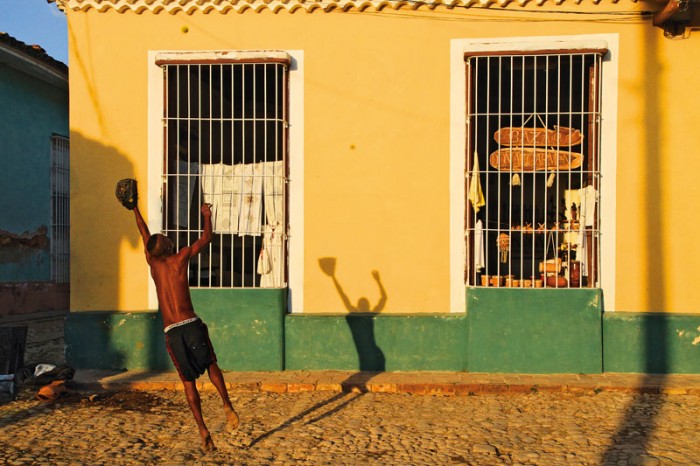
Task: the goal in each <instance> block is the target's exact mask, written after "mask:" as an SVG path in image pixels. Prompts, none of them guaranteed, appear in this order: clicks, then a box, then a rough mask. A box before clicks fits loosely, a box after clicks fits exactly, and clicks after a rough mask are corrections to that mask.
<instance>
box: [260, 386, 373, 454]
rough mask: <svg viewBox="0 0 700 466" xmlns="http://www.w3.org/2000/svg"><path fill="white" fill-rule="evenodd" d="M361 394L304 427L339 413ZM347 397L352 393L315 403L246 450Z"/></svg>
mask: <svg viewBox="0 0 700 466" xmlns="http://www.w3.org/2000/svg"><path fill="white" fill-rule="evenodd" d="M363 394H364V393H355V394H354V395H355V396H353V397H351V398H349V399H347V400H345V401H343V402H342V403H340V404H338V405H337V406H335V407H333V408H332V409H330V410H328V411H326V412H324V413H323V414H321V415H319V416H316V417H315V418H313V419H311V420H309V421H306V422H305V423H304V425H309V424H313V423H315V422H317V421H320V420H321V419H324V418H326V417H328V416H331V415H333V414H334V413H336V412H338V411H340V410H341V409H343V408H345V407H346V406H347V405H349V404H350V403H352V402H353V401H356V400H357V399H358V398H360V397H361V396H362V395H363ZM349 395H353V394H352V393H338V394H337V395H334V396H332V397H330V398H328V399H327V400H324V401H322V402H320V403H316V404H315V405H314V406H312V407H310V408H308V409H305V410H304V411H302V412H301V413H299V414H297V415H296V416H294V417H292V418H290V419H288V420H286V421H284V422H283V423H282V424H280V425H279V426H277V427H275V428H274V429H272V430H270V431H267V432H265V433H264V434H262V435H260V436H259V437H257V438H255V439H253V440H252V441H251V442H250V445H248V448H253V447H254V446H255V445H257V444H258V443H260V442H262V441H263V440H265V439H266V438H269V437H271V436H273V435H275V434H276V433H278V432H280V431H282V430H284V429H286V428H288V427H290V426H291V425H292V424H294V423H296V422H299V421H301V420H303V419H304V418H305V417H306V416H308V415H309V414H312V413H314V412H316V411H319V410H321V409H322V408H324V407H325V406H328V405H330V404H332V403H335V402H336V401H339V400H341V399H343V398H345V397H346V396H349Z"/></svg>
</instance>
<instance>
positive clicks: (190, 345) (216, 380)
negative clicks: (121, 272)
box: [133, 204, 238, 451]
mask: <svg viewBox="0 0 700 466" xmlns="http://www.w3.org/2000/svg"><path fill="white" fill-rule="evenodd" d="M133 211H134V215H135V216H136V225H137V226H138V229H139V232H140V233H141V238H143V245H144V248H145V252H146V262H148V265H149V266H150V267H151V276H152V277H153V281H154V282H155V284H156V291H157V294H158V304H159V307H160V313H161V315H162V316H163V325H164V326H165V342H166V346H167V349H168V353H169V354H170V358H171V359H172V360H173V363H174V364H175V368H176V369H177V372H178V374H179V375H180V379H181V380H182V384H183V385H184V387H185V395H186V396H187V403H188V404H189V405H190V409H191V410H192V414H193V415H194V419H195V421H196V422H197V427H198V428H199V434H200V435H201V436H202V449H203V450H205V451H208V450H213V449H215V448H216V447H215V446H214V442H213V440H212V438H211V435H210V433H209V430H208V429H207V426H206V425H205V424H204V419H203V417H202V406H201V401H200V397H199V391H198V390H197V385H196V379H197V378H198V377H199V376H200V375H202V374H203V373H204V371H205V370H206V371H207V373H208V375H209V379H210V380H211V382H212V383H213V384H214V386H215V387H216V390H217V391H218V392H219V395H221V399H222V401H223V402H224V414H225V415H226V421H227V428H228V430H234V429H236V428H237V427H238V415H237V414H236V411H235V410H234V409H233V406H232V405H231V400H230V399H229V396H228V392H227V390H226V384H225V382H224V376H223V375H222V374H221V370H220V369H219V366H218V365H217V363H216V354H215V353H214V348H213V346H212V344H211V341H210V340H209V333H208V332H207V326H206V325H205V324H204V322H202V320H201V319H200V318H199V317H197V315H196V314H195V312H194V307H193V306H192V299H191V298H190V287H189V283H188V280H187V268H188V264H189V262H190V259H191V258H193V257H194V256H196V255H197V254H199V252H200V251H201V250H202V249H204V248H205V247H206V246H207V245H208V244H209V242H210V241H211V237H212V226H211V210H210V206H209V204H204V205H203V206H202V216H203V217H204V233H203V234H202V236H201V237H200V238H199V239H198V240H197V241H195V242H194V243H193V244H192V245H191V246H185V247H184V248H182V249H181V250H180V251H179V252H175V251H174V248H173V242H172V241H171V240H170V238H168V237H167V236H164V235H162V234H159V233H156V234H154V235H151V234H150V232H149V231H148V226H147V225H146V222H144V220H143V217H142V216H141V212H139V208H138V206H137V205H136V206H134V207H133Z"/></svg>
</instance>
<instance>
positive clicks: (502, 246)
mask: <svg viewBox="0 0 700 466" xmlns="http://www.w3.org/2000/svg"><path fill="white" fill-rule="evenodd" d="M497 244H498V252H500V253H501V262H503V263H504V264H505V263H506V262H508V251H510V236H509V235H508V233H501V234H500V235H498V242H497Z"/></svg>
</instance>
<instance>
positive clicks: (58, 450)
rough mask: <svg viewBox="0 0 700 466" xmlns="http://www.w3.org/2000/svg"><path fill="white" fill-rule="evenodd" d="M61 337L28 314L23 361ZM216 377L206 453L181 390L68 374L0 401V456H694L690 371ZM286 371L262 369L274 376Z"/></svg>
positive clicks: (109, 459) (196, 460)
mask: <svg viewBox="0 0 700 466" xmlns="http://www.w3.org/2000/svg"><path fill="white" fill-rule="evenodd" d="M42 325H43V326H44V327H52V328H53V327H55V326H54V325H52V324H51V323H50V322H44V323H43V324H42ZM41 339H44V340H45V341H46V344H41V343H40V342H39V341H38V340H41ZM61 345H62V341H61V338H60V336H57V335H56V331H55V330H54V331H53V333H52V332H51V331H48V330H46V328H45V329H44V330H42V329H41V325H39V326H37V325H36V324H33V325H31V326H30V331H29V341H28V344H27V354H28V358H27V360H28V361H33V362H52V363H60V362H61V358H60V356H57V355H56V354H53V356H52V354H51V353H52V352H53V353H55V351H56V348H60V347H61ZM51 348H53V349H52V350H51ZM47 349H48V350H47ZM51 358H53V359H51ZM46 359H48V360H46ZM388 375H390V374H388ZM225 376H226V380H227V383H228V384H229V385H230V386H231V388H232V390H231V399H232V401H233V403H234V406H235V407H236V409H237V410H238V412H239V415H240V416H241V425H240V427H239V429H238V430H237V431H236V432H234V433H227V432H226V430H225V419H224V416H223V412H222V410H221V402H220V400H219V398H218V395H217V394H216V393H215V392H213V391H211V389H209V390H205V391H204V392H203V393H202V403H203V411H204V416H205V420H206V421H207V423H208V427H209V429H210V431H211V433H212V436H213V439H214V442H215V443H216V445H217V447H218V449H217V450H216V451H214V452H208V453H206V454H205V453H203V452H202V451H201V449H200V446H199V445H200V444H199V435H198V432H197V429H196V427H195V423H194V420H193V418H192V415H191V413H190V411H189V409H188V407H187V402H186V400H185V396H184V393H183V392H182V391H179V390H162V389H156V388H157V387H158V386H159V385H158V384H153V383H151V384H150V385H145V386H146V387H149V386H150V387H156V388H152V389H149V390H146V391H133V390H110V391H104V390H98V389H92V388H89V386H88V385H83V386H80V385H76V388H77V390H75V391H73V392H72V393H70V394H69V395H67V396H66V397H65V398H63V399H61V400H60V401H59V402H56V403H53V404H52V403H45V402H41V401H39V400H37V399H36V397H35V394H36V387H24V388H23V389H22V390H21V392H20V396H19V398H18V399H17V400H15V401H12V402H9V403H6V404H3V405H0V464H11V465H20V464H27V465H30V464H45V465H54V464H67V465H74V464H75V465H78V464H85V465H93V464H109V465H111V464H159V465H160V464H173V465H174V464H241V465H248V464H250V465H268V464H276V465H289V464H294V465H320V464H329V465H355V464H372V465H440V464H473V465H500V464H509V465H519V464H522V465H525V464H532V465H653V464H661V465H667V464H669V465H671V464H688V465H690V464H693V465H697V464H700V452H698V450H697V448H696V438H697V432H698V428H699V427H700V390H698V387H700V384H699V383H698V380H697V378H683V379H681V380H682V382H683V383H687V384H689V385H687V386H686V389H679V388H677V386H674V385H673V384H672V383H671V382H670V381H669V382H667V384H666V389H657V390H651V391H652V392H651V393H648V392H647V393H640V392H639V390H636V391H635V390H634V389H629V390H628V389H617V388H616V387H617V386H606V387H601V388H590V387H589V388H587V389H581V388H580V387H579V389H578V390H573V389H572V388H569V389H563V388H562V387H561V386H558V385H556V384H555V383H554V380H555V379H556V376H534V378H533V379H528V380H534V381H537V382H538V383H539V385H538V384H533V385H531V386H525V385H511V386H510V388H511V389H510V390H509V391H508V390H504V391H503V392H502V393H498V392H499V390H501V389H498V390H495V389H496V388H498V387H499V386H500V385H488V384H487V385H483V386H482V388H484V387H488V386H490V387H491V391H490V392H489V391H480V392H476V393H473V392H470V391H467V390H459V391H456V392H450V393H451V394H449V395H436V394H431V395H418V394H416V393H418V392H420V387H421V386H422V385H421V384H420V383H419V382H421V380H419V379H420V377H419V376H418V375H416V376H413V377H414V378H415V380H413V385H411V384H404V385H401V387H409V388H410V387H413V389H414V390H413V393H411V391H412V390H408V389H407V390H403V391H401V390H399V391H396V392H393V393H380V392H377V391H375V390H374V389H375V388H377V389H386V388H387V387H394V388H396V387H397V386H399V385H391V384H384V385H382V384H377V385H376V386H373V388H372V390H370V391H367V392H363V391H355V390H353V389H352V388H350V389H349V390H346V391H339V390H337V389H336V390H334V389H332V386H331V385H328V386H326V387H325V388H324V387H322V386H321V385H320V384H318V383H317V384H316V385H315V386H313V385H312V386H311V388H310V389H308V390H302V389H299V388H301V387H304V386H305V385H304V384H302V383H296V382H295V384H291V383H288V384H287V385H285V384H284V383H278V384H275V383H271V382H269V381H268V387H269V388H270V389H266V388H265V384H258V385H255V384H253V383H250V382H247V381H246V380H244V379H243V378H244V375H242V374H238V373H232V372H229V373H226V374H225ZM261 376H262V375H261ZM298 376H299V374H291V375H290V374H284V373H282V374H272V375H270V376H268V377H272V378H273V380H278V381H281V382H284V380H285V379H289V380H291V381H293V380H294V377H298ZM248 377H250V374H249V375H248ZM401 377H402V378H403V379H405V378H406V376H401ZM435 377H439V376H435ZM442 377H443V378H444V379H445V380H448V379H449V378H450V377H451V376H450V374H443V375H442ZM480 377H486V376H480ZM205 379H206V376H205ZM170 380H172V377H171V378H170ZM370 380H380V381H381V380H383V379H382V375H377V376H376V377H375V378H374V379H371V378H370ZM384 380H391V379H390V378H387V379H384ZM474 380H477V379H474ZM601 380H603V379H601ZM604 380H613V379H611V378H610V379H604ZM620 380H623V381H624V380H628V379H625V378H624V377H623V378H622V379H620ZM629 380H632V379H629ZM548 382H549V385H548ZM529 383H533V382H529ZM676 383H677V382H676ZM168 384H170V385H168ZM423 385H424V386H429V385H425V384H423ZM443 385H444V384H443ZM443 385H439V384H438V385H437V386H439V387H441V386H443ZM126 386H127V385H124V387H126ZM160 386H170V387H174V386H176V385H174V384H171V382H168V383H167V384H165V383H161V385H160ZM293 386H295V387H297V389H295V391H294V392H292V387H293ZM367 386H369V385H367ZM470 386H471V385H470ZM473 386H476V384H474V385H473ZM503 386H506V385H503ZM285 387H287V388H286V391H284V390H285ZM338 387H340V385H338ZM382 387H383V388H382ZM537 387H540V388H539V389H538V388H537ZM591 387H593V386H591ZM674 387H675V388H674ZM523 388H526V389H523ZM622 388H624V387H622ZM657 388H658V387H657ZM661 388H663V387H661ZM277 389H279V390H280V391H284V392H283V393H278V392H276V390H277ZM654 391H656V392H654ZM431 393H436V392H435V391H434V390H433V391H432V392H431Z"/></svg>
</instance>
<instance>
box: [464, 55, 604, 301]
mask: <svg viewBox="0 0 700 466" xmlns="http://www.w3.org/2000/svg"><path fill="white" fill-rule="evenodd" d="M604 53H605V51H602V50H576V51H571V52H568V51H557V52H551V51H548V52H546V53H517V52H514V53H484V54H473V55H467V56H465V61H466V70H467V121H466V123H467V155H466V158H467V159H466V164H467V165H466V166H467V173H466V193H467V202H466V228H467V235H466V238H467V244H466V249H467V264H466V282H467V284H468V285H469V286H494V287H495V286H498V287H517V288H577V287H599V286H600V273H601V271H600V267H599V264H600V257H599V254H600V248H599V244H600V214H599V210H600V209H599V207H598V206H599V201H600V198H599V197H600V196H599V194H600V193H599V191H600V186H601V179H600V176H601V175H600V157H601V156H602V157H604V156H605V155H604V154H601V153H600V106H601V102H600V84H601V70H602V67H601V64H602V57H603V54H604Z"/></svg>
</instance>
